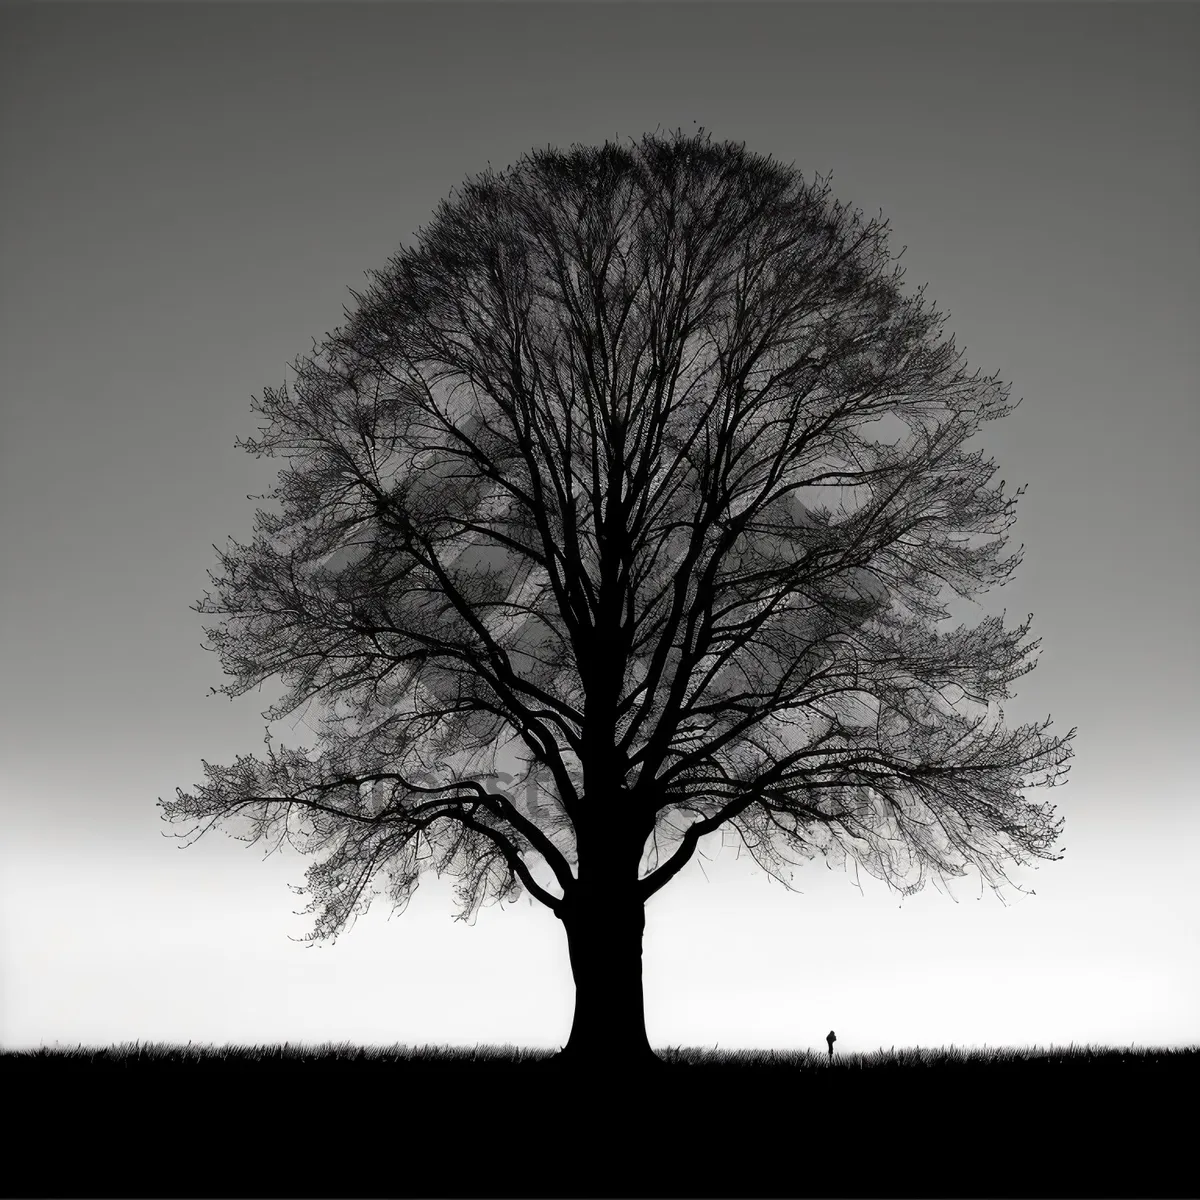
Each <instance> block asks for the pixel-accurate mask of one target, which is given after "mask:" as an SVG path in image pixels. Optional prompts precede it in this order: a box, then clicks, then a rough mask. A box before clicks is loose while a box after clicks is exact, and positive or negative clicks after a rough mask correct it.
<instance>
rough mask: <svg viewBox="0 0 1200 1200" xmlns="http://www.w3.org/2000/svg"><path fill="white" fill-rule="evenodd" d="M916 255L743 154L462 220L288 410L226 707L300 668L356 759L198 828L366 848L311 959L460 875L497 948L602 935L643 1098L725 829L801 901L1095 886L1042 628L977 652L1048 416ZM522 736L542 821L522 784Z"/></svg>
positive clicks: (572, 943) (615, 1055)
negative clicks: (1059, 848)
mask: <svg viewBox="0 0 1200 1200" xmlns="http://www.w3.org/2000/svg"><path fill="white" fill-rule="evenodd" d="M886 237H887V223H886V222H883V221H877V220H871V221H864V219H863V218H862V216H861V214H860V213H858V212H857V211H855V210H851V209H849V208H847V207H846V206H844V205H843V204H841V203H838V202H836V201H831V200H830V197H829V185H828V181H827V180H824V181H822V180H821V179H820V178H818V180H817V182H816V183H806V182H805V181H804V180H803V179H802V178H801V177H800V176H799V175H798V174H797V173H796V172H795V171H794V170H793V169H792V168H789V167H784V166H781V165H780V164H778V163H776V162H774V161H773V160H771V159H769V158H763V157H760V156H757V155H755V154H752V153H749V152H747V151H746V150H745V148H744V147H742V146H738V145H734V144H729V143H726V144H722V145H717V144H713V143H712V141H711V139H710V138H709V137H708V136H707V135H706V134H704V133H703V132H702V133H700V134H698V135H696V136H692V137H683V136H682V135H681V134H679V133H676V134H675V135H672V136H662V135H655V136H649V137H646V138H644V139H643V140H642V142H641V144H640V145H630V146H624V145H620V144H611V143H610V144H606V145H605V146H603V147H602V148H586V147H578V146H577V147H573V148H572V149H571V150H570V151H569V152H565V153H564V152H560V151H557V150H552V149H547V150H545V151H538V152H535V153H532V154H530V155H527V156H525V157H524V158H523V159H522V160H521V161H520V162H519V163H518V164H517V165H516V166H515V167H514V168H510V169H508V170H506V171H505V172H501V173H499V174H497V173H495V172H493V171H491V170H490V169H489V170H488V171H487V172H485V173H484V174H483V175H481V176H479V177H477V178H476V179H475V180H473V181H471V182H470V183H468V184H467V185H465V187H464V189H463V190H462V191H461V193H460V194H458V195H457V196H455V195H453V194H452V196H451V199H450V200H448V201H445V202H443V203H442V204H441V205H440V206H439V209H438V211H437V213H436V215H435V218H434V220H433V223H432V225H431V226H430V227H429V228H428V230H426V231H423V232H422V236H421V237H420V239H419V245H418V246H417V247H415V248H406V249H403V250H401V251H400V252H399V253H398V254H397V255H396V256H395V257H394V258H393V259H391V260H390V262H389V264H388V266H387V267H386V269H384V270H383V271H379V272H373V273H371V276H370V278H371V280H372V285H371V287H370V288H369V289H368V290H367V292H366V293H365V294H363V295H359V294H358V293H352V295H353V296H354V299H355V301H356V304H357V307H356V308H355V310H354V311H352V312H351V311H349V310H348V311H347V312H346V320H347V323H346V324H345V325H344V326H343V327H342V328H340V329H339V330H338V331H337V332H335V333H333V334H330V335H327V336H326V339H325V341H324V342H323V343H321V344H319V345H315V346H314V351H313V354H312V355H311V356H306V357H302V358H300V359H298V360H297V361H296V363H295V364H294V368H295V372H296V381H295V384H294V387H293V388H292V389H291V390H290V391H289V389H288V387H287V385H286V384H285V385H284V386H283V387H282V388H280V389H279V390H278V391H276V390H270V389H268V390H266V391H264V393H263V399H262V401H261V402H257V401H256V402H255V406H254V407H255V410H256V411H257V412H259V413H261V414H262V415H263V416H264V417H265V418H266V419H267V421H268V424H267V425H266V426H264V427H263V429H262V431H261V432H262V437H261V438H260V439H258V440H254V439H250V440H247V441H245V442H240V443H239V445H242V446H244V448H245V449H247V450H248V451H250V452H252V453H254V454H255V456H256V457H261V456H262V455H276V454H282V455H285V456H287V457H288V458H289V459H290V460H291V461H292V463H293V464H294V465H292V466H290V467H289V468H286V469H284V470H282V471H281V472H280V476H279V479H280V482H279V485H278V487H277V488H276V489H275V490H274V491H272V492H271V493H270V494H269V498H271V499H274V500H277V501H279V502H280V504H281V512H280V513H279V514H276V515H272V514H268V513H265V512H262V511H259V512H258V513H257V515H256V524H255V530H256V537H255V540H254V542H253V544H251V545H249V546H240V545H238V544H236V543H234V544H233V548H232V549H231V550H230V551H229V552H220V551H218V553H219V555H220V562H221V565H222V569H223V571H224V572H225V574H224V575H223V576H221V577H218V576H216V575H210V577H211V579H212V581H213V584H214V586H215V587H216V588H217V589H218V594H217V597H216V599H213V598H212V597H211V596H209V595H208V594H206V596H205V599H204V601H203V602H201V604H200V605H198V606H197V611H199V612H203V613H211V614H221V615H222V616H224V617H225V620H224V622H223V624H222V626H221V627H220V628H218V629H216V630H208V631H207V632H208V634H209V637H210V640H211V644H212V646H213V647H214V648H215V649H216V651H217V652H218V653H219V655H220V658H221V662H222V665H223V667H224V670H225V672H226V673H227V674H229V675H231V676H232V677H233V679H234V682H233V683H231V684H229V685H228V686H226V687H224V688H222V689H221V691H223V692H224V693H226V694H227V695H229V696H230V697H231V698H232V697H233V696H237V695H241V694H243V693H245V692H247V691H249V690H250V689H251V688H253V687H255V686H256V685H258V684H260V683H261V682H263V681H265V680H267V679H269V678H271V677H273V676H276V675H278V676H279V677H280V678H281V680H282V681H283V682H284V683H285V684H286V685H287V686H288V687H289V688H290V691H289V693H288V694H287V696H286V697H285V698H284V699H283V700H282V701H281V702H280V703H279V704H278V705H277V706H275V708H273V709H271V710H268V712H266V713H264V714H263V715H264V718H268V719H271V720H277V719H279V718H280V717H282V716H284V715H286V714H288V713H291V712H293V711H294V710H295V709H297V708H298V707H299V706H300V705H302V704H305V703H307V702H309V701H318V702H319V703H320V704H321V705H322V706H323V708H324V715H323V717H322V720H321V726H322V728H321V739H322V740H321V748H320V750H319V752H316V753H315V754H313V753H308V752H304V751H301V750H289V749H287V748H285V747H278V748H275V747H273V746H272V745H271V738H270V734H269V733H268V736H267V747H268V749H267V755H266V756H265V758H261V759H260V758H253V757H243V758H239V759H238V760H237V761H236V762H235V763H234V765H233V766H232V767H213V766H211V765H209V764H208V763H204V764H203V766H204V771H205V773H206V775H207V782H206V783H205V784H203V785H200V786H199V787H197V789H196V790H195V793H194V794H193V795H187V794H184V793H183V791H182V790H181V789H177V799H176V800H174V801H170V802H168V801H161V800H160V804H161V805H162V807H163V808H164V810H165V813H164V815H165V817H166V818H167V819H192V820H196V821H198V822H207V825H206V826H205V828H208V827H211V825H212V824H213V823H214V822H216V821H217V820H232V819H233V818H235V817H239V818H242V819H244V820H246V821H247V822H248V831H247V833H246V836H247V837H249V838H250V839H251V840H257V839H258V838H260V837H264V836H268V835H270V834H272V833H273V832H277V833H278V834H279V836H280V837H283V836H285V835H287V836H290V837H293V838H298V839H299V840H298V841H297V843H296V844H298V845H299V846H300V847H301V848H302V849H303V850H306V851H311V852H317V851H328V854H327V855H326V856H325V857H324V858H323V859H322V860H321V861H319V862H316V863H315V864H313V865H312V866H311V867H310V868H309V870H308V872H307V876H306V878H307V891H308V892H309V893H310V894H311V897H312V902H311V904H310V905H309V907H308V909H307V910H306V911H308V912H314V911H315V912H318V914H319V915H318V917H317V919H316V925H315V929H314V931H313V933H312V934H311V935H310V938H326V937H332V936H335V935H336V934H337V933H338V932H339V931H340V930H341V929H342V928H343V927H344V926H345V924H346V922H347V920H348V919H349V918H350V917H351V916H352V914H353V913H355V912H359V911H362V910H363V909H364V908H365V907H366V904H367V903H368V902H369V899H370V895H371V888H372V883H373V880H374V879H375V878H376V877H377V876H380V875H384V876H386V877H387V879H388V880H389V886H388V893H389V895H390V897H391V899H392V900H393V901H394V902H395V903H396V904H397V905H398V906H400V907H403V905H405V904H406V903H407V901H408V899H409V897H410V896H411V894H412V892H413V890H414V888H415V887H416V885H417V881H418V876H419V875H420V872H421V870H422V869H423V868H424V867H426V866H431V867H433V868H434V869H435V870H437V871H438V872H439V873H440V872H443V871H446V872H450V873H451V875H452V876H453V877H455V878H456V879H457V880H458V883H459V886H458V895H459V898H460V900H461V905H462V912H461V916H463V917H472V916H473V915H474V913H475V912H476V911H477V910H478V908H479V906H480V905H481V904H482V903H483V902H484V901H485V900H488V899H492V900H495V899H502V898H505V897H512V896H515V895H517V894H518V893H519V892H521V890H522V889H524V891H526V892H527V893H528V894H529V895H530V896H532V897H534V898H535V899H537V900H538V901H540V902H541V903H542V904H545V905H547V906H548V907H549V908H550V909H551V910H552V911H553V912H554V913H555V914H556V915H557V916H558V917H559V918H560V919H561V920H562V922H563V925H564V927H565V930H566V935H567V942H568V947H569V951H570V961H571V966H572V970H573V972H574V978H575V983H576V1001H575V1015H574V1022H573V1025H572V1028H571V1035H570V1039H569V1042H568V1044H567V1047H566V1050H565V1053H566V1055H567V1058H568V1060H571V1059H572V1058H578V1059H579V1060H585V1061H586V1060H591V1059H593V1058H594V1057H595V1056H602V1057H603V1058H604V1059H605V1061H608V1062H625V1063H628V1062H629V1061H631V1060H632V1059H643V1060H649V1059H650V1058H651V1057H652V1055H651V1052H650V1048H649V1044H648V1042H647V1038H646V1032H645V1023H644V1016H643V1002H642V970H641V951H642V933H643V928H644V906H645V904H646V901H647V900H649V899H650V897H651V896H653V895H654V894H655V893H656V892H657V891H658V890H659V889H660V888H661V887H663V885H664V884H666V883H667V882H668V881H669V880H671V879H672V878H673V877H674V876H675V875H677V874H678V873H679V871H680V869H681V868H682V867H683V866H684V865H685V864H686V863H687V862H688V861H689V860H690V859H691V858H692V856H693V855H694V854H695V852H696V848H697V845H698V843H699V842H700V839H701V838H703V837H704V836H705V835H706V834H709V833H712V832H714V831H716V830H718V829H721V828H722V827H723V826H729V827H731V828H732V829H734V830H735V831H736V833H737V835H739V837H740V838H741V839H742V841H744V843H745V845H746V846H747V847H748V849H749V852H750V853H751V854H752V855H753V856H754V858H755V859H756V860H757V862H758V863H759V864H761V865H762V866H763V867H764V868H765V869H766V870H768V871H770V872H771V873H772V874H773V875H775V876H776V877H777V878H782V879H783V881H784V882H788V868H789V866H790V865H792V864H793V863H794V862H796V861H798V860H799V859H803V858H807V857H811V856H812V855H813V854H815V853H818V852H820V853H822V854H825V855H829V856H833V857H835V858H837V859H838V861H844V856H845V855H847V854H849V855H851V856H852V857H853V858H854V859H855V860H857V861H858V862H859V863H861V864H862V865H863V866H864V867H865V868H866V869H867V870H869V871H871V872H872V873H873V874H875V875H877V876H878V877H880V878H882V879H885V880H887V881H888V882H889V883H891V884H893V885H894V886H896V887H899V888H902V889H903V890H906V891H913V890H916V889H917V888H919V887H921V886H922V885H923V883H924V881H925V878H926V876H927V874H928V873H929V872H931V871H932V872H936V873H939V874H955V875H961V874H963V873H964V872H965V871H966V869H967V868H968V867H970V866H973V867H975V868H976V869H978V870H979V871H980V872H981V873H982V874H983V876H984V877H985V878H987V879H988V881H989V882H990V883H991V884H992V885H993V886H999V884H1000V882H1001V881H1002V880H1003V879H1005V878H1006V876H1005V875H1004V864H1006V863H1008V862H1017V863H1020V862H1024V861H1028V860H1029V859H1031V858H1033V857H1038V858H1054V857H1056V855H1055V854H1054V853H1053V848H1054V844H1055V841H1056V839H1057V837H1058V834H1059V831H1060V828H1061V821H1059V820H1056V819H1055V817H1054V809H1053V807H1052V806H1051V805H1049V804H1047V803H1040V804H1034V803H1032V802H1029V801H1027V800H1026V799H1025V798H1024V796H1023V789H1026V788H1031V787H1037V786H1048V785H1052V784H1054V783H1055V782H1058V781H1059V779H1060V777H1061V776H1062V775H1063V774H1064V773H1065V772H1066V770H1067V767H1066V766H1065V765H1064V764H1065V762H1066V760H1067V759H1069V758H1070V750H1069V746H1068V743H1069V742H1070V740H1071V738H1072V737H1073V734H1074V730H1072V731H1071V733H1069V734H1067V735H1066V737H1062V738H1054V739H1052V738H1050V737H1049V736H1048V735H1047V732H1046V731H1047V730H1048V728H1049V726H1050V724H1051V722H1050V721H1049V719H1047V721H1046V722H1045V723H1043V724H1041V725H1037V726H1023V727H1020V728H1017V729H1014V730H1011V731H1008V730H1006V729H1004V728H1003V725H1002V717H1003V713H1002V711H1001V710H1000V709H999V707H998V705H997V701H998V700H1000V699H1003V698H1004V697H1006V696H1008V695H1009V694H1010V693H1009V691H1008V687H1009V685H1010V684H1011V683H1012V682H1013V681H1014V680H1015V679H1017V678H1019V677H1020V676H1022V675H1024V674H1025V673H1026V672H1027V671H1029V670H1031V669H1032V668H1033V667H1034V665H1036V664H1035V663H1034V662H1033V661H1031V660H1030V659H1029V655H1030V653H1031V651H1033V650H1034V649H1035V648H1036V646H1037V645H1038V643H1037V642H1032V643H1030V642H1027V641H1026V637H1027V634H1028V630H1029V627H1030V622H1028V621H1027V622H1026V623H1025V624H1023V625H1021V626H1019V627H1017V628H1011V629H1006V628H1005V627H1004V624H1003V618H994V617H989V618H986V619H984V620H982V621H981V622H980V623H979V624H978V625H977V626H975V627H974V628H968V627H958V628H954V629H946V628H944V627H943V628H942V629H940V630H939V629H937V628H936V626H937V625H938V623H939V622H943V621H945V620H947V619H948V615H947V612H946V609H945V607H944V601H945V599H946V598H947V597H948V595H949V593H951V592H953V593H956V594H957V595H959V596H961V597H973V596H975V595H977V594H979V593H981V592H983V591H984V590H986V589H987V588H988V587H989V586H991V585H993V584H998V583H1001V582H1002V581H1003V580H1004V579H1005V578H1006V577H1007V576H1008V575H1009V573H1010V572H1011V571H1012V569H1013V568H1014V567H1015V566H1016V565H1017V563H1018V562H1019V559H1020V551H1018V552H1017V553H1016V554H1014V555H1010V556H1008V557H1004V556H1003V554H1002V551H1003V550H1004V549H1005V544H1006V536H1005V531H1006V530H1007V528H1008V527H1009V525H1010V524H1011V522H1012V520H1013V517H1014V506H1015V503H1016V497H1017V496H1019V495H1020V489H1018V491H1017V492H1016V493H1014V494H1013V495H1012V496H1010V497H1005V495H1004V494H1003V487H1004V485H1003V482H1001V483H1000V484H999V485H994V484H992V483H991V482H990V481H991V479H992V477H993V474H994V471H995V464H994V463H993V462H992V461H991V460H989V459H986V458H984V456H983V455H982V453H980V452H978V451H969V450H967V449H966V448H965V443H966V441H967V439H968V438H969V437H970V436H971V435H972V434H974V433H975V432H976V431H977V430H978V429H979V428H980V426H981V425H982V424H983V423H984V422H986V421H990V420H993V419H995V418H998V417H1001V416H1003V415H1005V414H1006V413H1007V412H1009V411H1010V410H1011V408H1012V407H1013V406H1012V405H1009V404H1008V403H1007V396H1008V392H1007V389H1006V388H1005V387H1004V386H1002V385H1001V384H1000V383H998V382H997V380H996V379H995V378H980V376H979V373H978V372H976V373H975V374H972V375H968V374H966V373H965V370H964V369H962V368H961V367H960V365H959V362H960V358H961V355H960V354H959V352H958V351H956V350H955V348H954V343H953V340H952V339H951V340H949V341H945V340H942V338H941V335H940V333H939V330H940V327H941V325H942V324H943V323H944V320H945V318H944V317H942V316H939V315H936V314H934V313H933V312H932V311H931V310H928V309H927V308H926V307H925V304H924V300H923V293H922V291H918V292H917V293H916V294H915V295H909V296H904V295H902V293H901V286H900V285H901V278H902V271H901V270H900V268H899V266H898V265H897V261H896V258H895V257H892V256H891V255H889V253H888V250H887V246H886ZM266 498H268V497H258V499H266ZM214 548H215V547H214ZM514 743H517V744H520V745H521V746H522V747H523V750H524V751H525V752H527V755H528V758H529V762H530V774H529V775H528V776H525V777H523V778H522V779H521V780H517V781H515V782H516V783H517V784H523V785H524V788H525V790H524V794H523V795H522V794H521V790H520V787H519V786H518V787H514V788H513V789H511V790H509V789H505V788H497V786H496V784H497V780H498V778H499V775H498V773H497V772H496V769H495V764H496V758H495V755H496V752H497V751H498V750H499V749H501V748H503V747H504V746H505V745H508V744H514ZM539 771H540V772H541V774H540V775H538V774H537V772H539ZM505 778H506V780H507V781H508V782H514V781H513V780H512V778H511V777H505ZM539 780H540V783H539ZM543 785H544V786H543ZM297 890H303V889H297Z"/></svg>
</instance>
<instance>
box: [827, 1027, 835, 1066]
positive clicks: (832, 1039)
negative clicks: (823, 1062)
mask: <svg viewBox="0 0 1200 1200" xmlns="http://www.w3.org/2000/svg"><path fill="white" fill-rule="evenodd" d="M825 1041H826V1042H827V1043H828V1045H829V1061H830V1063H832V1062H833V1043H834V1042H836V1041H837V1034H836V1033H834V1032H833V1030H832V1029H831V1030H830V1031H829V1036H828V1037H826V1039H825Z"/></svg>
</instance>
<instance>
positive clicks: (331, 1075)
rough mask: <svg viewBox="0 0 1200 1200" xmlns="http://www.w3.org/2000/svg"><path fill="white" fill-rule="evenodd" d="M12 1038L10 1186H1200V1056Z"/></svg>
mask: <svg viewBox="0 0 1200 1200" xmlns="http://www.w3.org/2000/svg"><path fill="white" fill-rule="evenodd" d="M659 1056H660V1058H661V1060H662V1063H661V1065H660V1066H658V1067H657V1068H655V1069H653V1070H649V1071H641V1072H639V1073H638V1074H637V1075H636V1076H630V1075H629V1074H627V1073H623V1072H620V1071H609V1072H601V1073H588V1074H583V1073H580V1072H578V1071H571V1070H569V1069H567V1068H565V1067H564V1066H563V1065H562V1064H559V1063H556V1062H554V1061H553V1058H552V1055H551V1054H550V1052H547V1051H521V1050H517V1049H515V1048H513V1047H499V1048H491V1047H481V1048H474V1049H446V1048H434V1049H425V1050H408V1049H404V1048H402V1047H397V1048H393V1049H390V1050H379V1049H361V1048H354V1047H350V1046H322V1047H253V1048H243V1047H232V1048H223V1049H217V1048H205V1047H186V1048H183V1047H162V1046H149V1047H143V1046H137V1047H119V1048H114V1049H105V1050H92V1049H86V1048H80V1049H77V1050H75V1051H70V1050H65V1051H47V1050H42V1051H29V1052H9V1053H5V1054H2V1055H0V1089H2V1092H3V1095H4V1096H5V1099H6V1101H7V1105H6V1107H7V1108H8V1110H9V1113H10V1114H13V1115H10V1116H9V1117H8V1118H6V1119H4V1120H3V1122H2V1123H0V1129H2V1130H3V1135H2V1138H0V1140H3V1142H4V1143H6V1147H7V1148H6V1150H5V1154H4V1162H5V1165H4V1167H3V1168H0V1171H2V1173H3V1177H4V1178H5V1183H6V1186H5V1188H4V1193H5V1194H6V1195H10V1196H64V1197H65V1196H80V1197H86V1196H112V1195H120V1196H130V1197H135V1196H136V1197H141V1196H188V1197H192V1196H246V1197H251V1196H279V1197H285V1196H286V1197H297V1196H305V1197H317V1196H328V1197H334V1196H346V1197H370V1196H418V1197H419V1196H430V1197H432V1196H455V1197H457V1196H462V1197H488V1196H497V1197H500V1196H504V1197H509V1196H515V1197H520V1196H528V1197H562V1196H647V1197H653V1196H680V1197H683V1196H864V1197H869V1196H882V1197H886V1196H898V1197H899V1196H905V1197H908V1196H914V1197H915V1196H929V1197H956V1196H987V1197H1002V1196H1046V1197H1055V1196H1089V1197H1105V1196H1114V1197H1116V1196H1122V1197H1125V1196H1128V1197H1153V1196H1181V1197H1187V1196H1197V1195H1200V1165H1198V1162H1197V1152H1196V1149H1195V1145H1196V1135H1195V1118H1194V1116H1193V1115H1192V1113H1193V1110H1194V1108H1195V1101H1194V1097H1195V1095H1196V1084H1197V1079H1198V1075H1200V1050H1198V1049H1186V1050H1147V1049H1135V1048H1126V1049H1111V1048H1088V1047H1069V1048H1066V1049H1049V1050H1040V1049H1030V1050H1015V1051H995V1052H989V1053H966V1052H963V1051H956V1050H954V1049H953V1048H951V1049H949V1050H944V1049H942V1050H929V1049H921V1050H915V1049H914V1050H887V1051H880V1052H878V1053H875V1054H868V1055H844V1056H843V1055H837V1054H835V1056H834V1059H833V1062H832V1064H830V1063H829V1061H828V1058H827V1055H825V1054H824V1053H820V1054H818V1053H815V1052H814V1053H809V1054H795V1053H784V1052H777V1053H773V1052H769V1051H767V1052H729V1053H717V1052H713V1051H701V1050H692V1049H686V1048H682V1049H673V1050H672V1049H668V1050H663V1051H660V1052H659Z"/></svg>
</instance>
